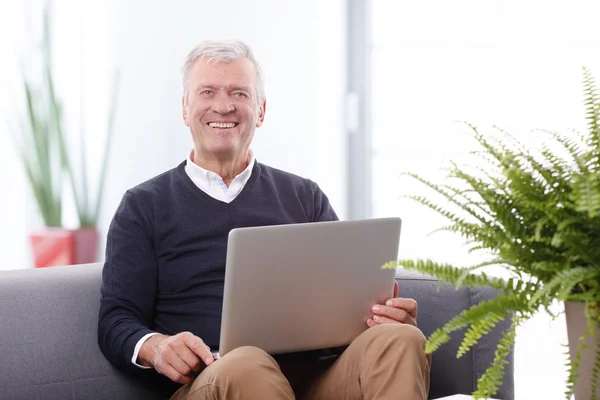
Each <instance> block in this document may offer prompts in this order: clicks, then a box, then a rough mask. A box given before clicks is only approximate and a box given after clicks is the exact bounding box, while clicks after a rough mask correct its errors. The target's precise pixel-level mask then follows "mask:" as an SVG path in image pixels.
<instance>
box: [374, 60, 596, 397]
mask: <svg viewBox="0 0 600 400" xmlns="http://www.w3.org/2000/svg"><path fill="white" fill-rule="evenodd" d="M583 88H584V95H585V107H586V118H587V127H588V129H587V132H586V133H585V134H573V135H564V134H559V133H553V132H543V133H542V134H544V135H546V138H547V139H548V140H546V141H544V144H543V146H542V147H541V148H540V149H539V150H532V149H528V148H526V147H524V146H523V145H522V144H521V143H520V142H519V141H517V140H516V139H515V138H513V137H512V136H511V135H510V134H508V133H506V132H503V131H501V130H499V137H496V138H491V137H488V136H484V135H483V134H481V133H479V132H478V130H477V128H476V127H474V126H471V125H469V124H467V125H468V126H469V127H470V132H471V133H472V135H473V137H474V138H475V141H476V143H478V145H479V147H480V149H479V150H477V151H474V152H472V153H471V155H472V156H473V157H475V158H477V159H478V160H479V163H477V164H476V165H471V166H459V165H457V164H456V163H451V165H450V167H449V168H448V179H447V182H446V183H445V184H439V185H438V184H435V183H433V182H431V181H430V180H427V179H424V178H423V177H421V176H419V175H417V174H413V173H408V174H406V175H408V176H410V177H411V178H414V179H416V180H418V181H420V182H422V183H423V184H424V185H426V186H427V187H429V188H430V189H432V190H433V192H434V193H436V195H438V196H441V198H443V199H444V202H445V203H446V204H445V205H444V206H442V205H440V203H438V202H434V201H432V200H430V199H429V198H427V197H424V196H418V195H411V196H407V197H409V198H411V199H413V200H415V201H416V202H418V203H420V204H422V205H424V206H426V207H429V208H431V209H432V210H434V211H435V212H437V213H439V214H441V215H442V216H444V217H446V218H447V219H448V220H449V221H450V224H449V225H448V226H446V227H443V228H441V230H445V231H450V232H455V233H459V234H460V235H461V236H462V237H464V238H465V239H466V240H467V244H468V245H469V250H470V251H483V252H484V253H486V254H487V255H488V258H486V260H487V261H486V262H483V263H481V264H479V265H474V266H471V267H468V268H457V267H455V266H452V265H448V264H442V263H437V262H433V261H431V260H424V259H419V260H403V259H401V260H398V261H393V262H390V263H388V264H386V265H385V266H384V267H386V268H396V267H397V266H401V267H403V268H405V269H410V270H416V271H419V272H421V273H425V274H428V275H432V276H435V277H437V278H439V279H440V280H442V281H445V282H450V283H453V284H455V285H456V287H457V288H458V287H460V286H467V287H469V286H479V285H487V286H491V287H493V288H496V289H498V290H500V294H499V296H498V297H497V298H495V299H493V300H490V301H487V302H483V303H481V304H478V305H475V306H473V307H471V308H470V309H468V310H465V311H464V312H462V313H461V314H460V315H457V316H456V317H454V318H453V319H451V320H450V321H448V322H447V323H446V324H445V325H444V326H443V327H441V328H440V329H438V330H437V331H436V332H434V333H433V334H432V335H431V336H430V337H429V338H428V341H427V348H426V351H427V352H433V351H435V350H436V349H437V348H439V347H440V346H441V345H443V344H444V343H446V342H447V341H448V340H449V339H450V334H451V333H452V332H454V331H457V330H460V329H466V332H465V335H464V339H463V341H462V345H461V347H460V348H459V350H458V354H457V356H458V357H460V356H462V355H464V354H465V353H466V352H467V351H468V350H469V349H470V348H471V346H473V345H474V344H475V343H477V341H478V340H479V339H480V338H481V337H482V336H483V335H485V334H486V333H488V332H489V331H490V330H491V328H492V327H493V326H495V325H496V323H498V322H499V321H500V320H502V319H504V318H512V327H511V329H510V330H508V331H507V332H505V333H504V336H503V337H502V339H501V340H500V342H499V344H498V347H497V349H496V353H495V359H494V361H493V362H492V364H491V366H490V367H489V368H488V369H487V370H486V372H485V374H484V375H483V376H482V377H481V379H480V380H479V381H478V385H477V390H476V391H475V393H473V396H474V397H475V398H477V399H480V398H486V397H493V395H494V394H495V393H496V392H497V390H498V387H499V385H500V383H501V378H502V376H503V374H504V365H505V364H506V361H505V358H506V356H507V355H508V354H509V352H510V350H511V348H512V346H513V345H514V341H515V328H516V327H517V326H519V325H521V324H522V323H523V322H525V321H527V320H528V319H529V318H531V317H532V316H533V315H534V314H536V313H537V312H540V311H547V312H549V313H550V314H552V310H551V306H552V305H553V304H554V305H556V302H564V305H565V310H566V321H567V329H568V337H569V348H570V360H569V361H568V362H567V367H568V372H569V374H568V382H567V391H566V393H565V396H566V398H567V399H570V398H571V396H572V395H573V394H575V398H576V399H577V400H588V399H599V398H600V390H599V389H598V377H599V374H600V347H599V346H598V343H599V342H600V308H599V305H600V96H599V95H598V92H597V88H596V84H595V82H594V79H593V77H592V75H591V73H590V72H589V71H588V70H587V69H585V68H584V81H583ZM490 265H496V266H501V267H503V268H505V269H506V270H507V271H509V272H510V273H511V277H510V278H509V279H500V278H496V277H492V276H489V275H486V274H485V273H483V272H480V271H478V270H480V269H481V268H484V267H486V266H490ZM559 304H560V303H559ZM552 315H553V314H552ZM553 316H554V317H557V315H553Z"/></svg>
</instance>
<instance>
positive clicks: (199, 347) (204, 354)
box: [183, 333, 215, 366]
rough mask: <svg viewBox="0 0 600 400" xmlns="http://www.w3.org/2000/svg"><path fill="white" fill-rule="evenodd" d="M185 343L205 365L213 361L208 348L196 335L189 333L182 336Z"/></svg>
mask: <svg viewBox="0 0 600 400" xmlns="http://www.w3.org/2000/svg"><path fill="white" fill-rule="evenodd" d="M183 339H184V343H185V345H186V346H187V347H188V348H189V349H190V350H191V351H192V352H193V353H194V354H195V355H197V356H198V357H200V359H201V360H202V361H203V362H204V364H206V365H207V366H208V365H210V364H212V363H213V361H215V358H214V357H213V355H212V354H211V352H210V348H209V347H208V346H207V345H206V344H205V343H204V342H203V341H202V339H200V338H199V337H198V336H195V335H192V334H191V333H189V334H187V335H184V336H183Z"/></svg>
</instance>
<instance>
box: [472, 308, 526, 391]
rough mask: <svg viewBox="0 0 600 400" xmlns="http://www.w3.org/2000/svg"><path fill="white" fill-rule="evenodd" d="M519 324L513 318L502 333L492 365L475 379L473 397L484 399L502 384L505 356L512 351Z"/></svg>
mask: <svg viewBox="0 0 600 400" xmlns="http://www.w3.org/2000/svg"><path fill="white" fill-rule="evenodd" d="M519 324H520V320H519V319H518V318H514V319H513V323H512V325H511V327H510V329H509V330H508V331H506V332H504V334H503V335H502V338H501V339H500V342H499V343H498V348H497V349H496V353H495V356H494V360H493V361H492V365H491V366H490V367H489V368H488V369H487V370H486V371H485V373H484V374H483V375H482V376H481V378H479V380H478V381H477V390H476V391H475V392H474V393H473V398H475V399H486V398H489V397H491V396H493V395H494V394H496V392H497V391H498V388H499V387H500V385H502V378H503V377H504V366H505V365H506V364H508V361H507V360H506V358H507V357H508V355H509V354H510V352H511V351H512V348H513V346H514V343H515V336H516V329H517V326H518V325H519Z"/></svg>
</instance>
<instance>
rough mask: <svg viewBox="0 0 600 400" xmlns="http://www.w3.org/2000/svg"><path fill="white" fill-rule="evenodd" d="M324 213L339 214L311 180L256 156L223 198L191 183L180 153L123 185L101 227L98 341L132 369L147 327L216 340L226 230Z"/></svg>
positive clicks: (319, 217)
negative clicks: (242, 181)
mask: <svg viewBox="0 0 600 400" xmlns="http://www.w3.org/2000/svg"><path fill="white" fill-rule="evenodd" d="M330 220H337V216H336V214H335V212H334V210H333V209H332V207H331V205H330V204H329V201H328V199H327V197H326V196H325V194H324V193H323V192H322V191H321V190H320V189H319V187H318V186H317V185H316V184H315V183H314V182H312V181H310V180H308V179H304V178H300V177H298V176H296V175H292V174H290V173H287V172H283V171H280V170H277V169H274V168H271V167H268V166H266V165H264V164H260V163H258V162H256V163H255V165H254V168H253V170H252V175H251V177H250V179H249V180H248V182H247V183H246V186H245V187H244V189H243V190H242V192H241V193H240V194H239V195H238V197H237V198H236V199H235V200H233V201H232V202H231V203H229V204H228V203H224V202H221V201H219V200H216V199H214V198H212V197H210V196H209V195H207V194H206V193H204V192H203V191H202V190H201V189H199V188H198V187H197V186H196V185H195V184H194V183H193V182H192V181H191V180H190V178H189V177H188V175H187V174H186V172H185V162H183V163H181V164H180V165H179V166H178V167H176V168H174V169H172V170H170V171H167V172H165V173H163V174H161V175H159V176H157V177H155V178H153V179H151V180H149V181H147V182H144V183H142V184H141V185H139V186H137V187H135V188H133V189H131V190H128V191H127V192H126V193H125V195H124V196H123V199H122V201H121V203H120V205H119V207H118V209H117V211H116V213H115V215H114V217H113V220H112V222H111V225H110V228H109V231H108V236H107V244H106V262H105V264H104V270H103V274H102V289H101V292H102V300H101V306H100V315H99V323H98V342H99V345H100V349H101V350H102V352H103V353H104V355H105V356H106V358H107V359H108V360H109V361H110V362H111V363H113V364H114V365H115V366H117V367H118V368H119V369H121V370H124V371H130V372H134V371H135V372H139V371H140V369H139V368H138V367H136V366H134V365H133V364H132V362H131V358H132V356H133V352H134V347H135V345H136V343H137V342H138V341H139V340H140V339H141V338H142V336H144V335H145V334H147V333H150V332H160V333H164V334H168V335H174V334H177V333H179V332H183V331H190V332H192V333H194V334H195V335H197V336H199V337H200V338H202V340H204V342H205V343H206V344H207V345H208V346H210V347H211V348H212V349H217V348H218V345H219V335H220V326H221V309H222V303H223V283H224V276H225V256H226V253H227V237H228V234H229V232H230V231H231V230H232V229H233V228H237V227H247V226H261V225H279V224H291V223H301V222H315V221H330ZM136 370H137V371H136Z"/></svg>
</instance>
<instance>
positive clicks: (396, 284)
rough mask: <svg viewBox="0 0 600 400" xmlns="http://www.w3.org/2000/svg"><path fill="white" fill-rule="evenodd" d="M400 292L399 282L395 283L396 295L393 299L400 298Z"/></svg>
mask: <svg viewBox="0 0 600 400" xmlns="http://www.w3.org/2000/svg"><path fill="white" fill-rule="evenodd" d="M399 292H400V285H399V284H398V281H394V295H393V296H392V297H393V298H396V297H398V293H399Z"/></svg>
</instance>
